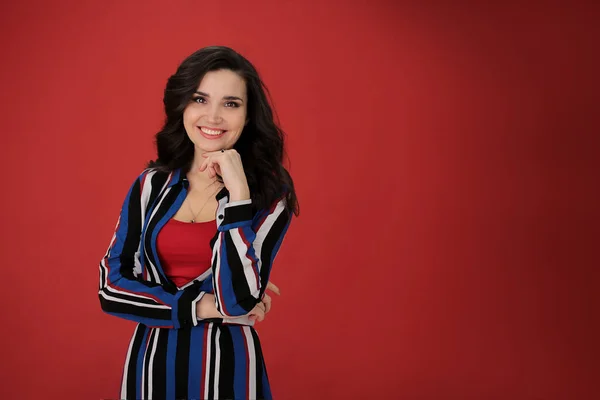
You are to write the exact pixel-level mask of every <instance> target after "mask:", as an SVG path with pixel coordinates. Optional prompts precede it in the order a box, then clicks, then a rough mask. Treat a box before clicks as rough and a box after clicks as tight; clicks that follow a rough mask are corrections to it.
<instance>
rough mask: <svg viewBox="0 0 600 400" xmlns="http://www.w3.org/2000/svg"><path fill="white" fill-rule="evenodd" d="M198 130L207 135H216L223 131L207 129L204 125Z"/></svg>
mask: <svg viewBox="0 0 600 400" xmlns="http://www.w3.org/2000/svg"><path fill="white" fill-rule="evenodd" d="M200 130H201V131H202V132H204V133H206V134H207V135H214V136H217V135H220V134H221V133H223V131H215V130H213V129H207V128H204V127H201V128H200Z"/></svg>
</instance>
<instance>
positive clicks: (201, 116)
mask: <svg viewBox="0 0 600 400" xmlns="http://www.w3.org/2000/svg"><path fill="white" fill-rule="evenodd" d="M247 102H248V99H247V94H246V83H245V82H244V80H243V79H242V78H241V77H240V76H239V75H238V74H236V73H235V72H233V71H231V70H227V69H221V70H218V71H210V72H207V73H206V75H204V77H203V78H202V81H201V82H200V85H199V86H198V89H197V90H196V93H195V94H194V95H193V97H192V100H191V101H190V103H189V104H188V105H187V107H186V108H185V110H184V111H183V125H184V127H185V130H186V132H187V135H188V137H189V138H190V140H191V141H192V142H193V143H194V145H195V147H196V149H200V150H204V151H217V150H221V149H231V148H233V145H234V144H235V142H237V140H238V138H239V137H240V135H241V134H242V130H243V129H244V125H245V124H246V113H247V109H248V108H247Z"/></svg>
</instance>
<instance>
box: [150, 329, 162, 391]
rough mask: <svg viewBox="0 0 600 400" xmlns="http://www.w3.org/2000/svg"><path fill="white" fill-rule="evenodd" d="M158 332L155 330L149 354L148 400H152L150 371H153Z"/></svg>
mask: <svg viewBox="0 0 600 400" xmlns="http://www.w3.org/2000/svg"><path fill="white" fill-rule="evenodd" d="M160 332H161V330H160V328H156V333H155V334H154V343H152V350H151V352H150V362H149V364H150V368H149V371H148V400H151V399H152V370H153V369H154V354H156V347H157V344H158V335H160Z"/></svg>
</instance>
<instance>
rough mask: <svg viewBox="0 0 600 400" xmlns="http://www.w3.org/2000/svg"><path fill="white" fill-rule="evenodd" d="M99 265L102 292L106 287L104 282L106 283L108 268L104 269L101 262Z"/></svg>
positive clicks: (99, 284) (99, 287)
mask: <svg viewBox="0 0 600 400" xmlns="http://www.w3.org/2000/svg"><path fill="white" fill-rule="evenodd" d="M99 265H100V282H98V290H101V289H102V287H103V286H104V282H106V268H104V266H103V265H102V262H100V263H99Z"/></svg>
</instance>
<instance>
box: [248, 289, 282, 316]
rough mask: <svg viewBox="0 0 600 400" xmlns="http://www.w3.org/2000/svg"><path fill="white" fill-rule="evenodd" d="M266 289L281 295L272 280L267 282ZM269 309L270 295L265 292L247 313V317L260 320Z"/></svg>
mask: <svg viewBox="0 0 600 400" xmlns="http://www.w3.org/2000/svg"><path fill="white" fill-rule="evenodd" d="M267 290H271V291H273V293H276V294H277V295H278V296H281V293H280V292H279V288H278V287H277V286H276V285H275V284H274V283H272V282H269V283H268V284H267ZM269 311H271V296H269V295H268V294H267V293H266V292H265V294H264V295H263V298H262V300H261V301H260V302H259V303H258V304H257V305H256V306H255V307H254V308H253V309H252V311H250V312H249V313H248V319H249V320H250V321H254V320H258V322H261V321H262V320H264V319H265V315H267V313H268V312H269Z"/></svg>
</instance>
